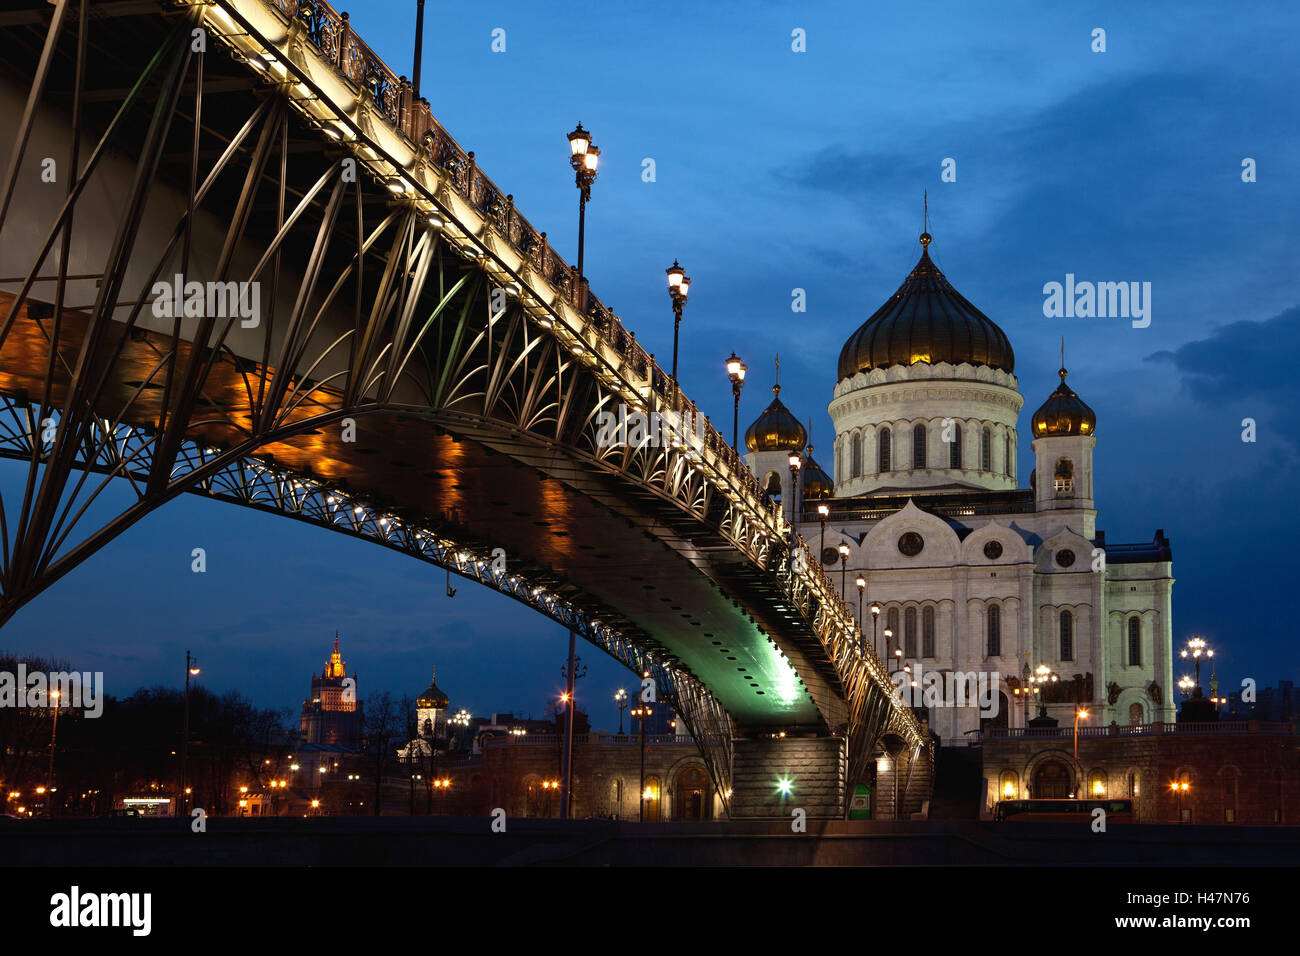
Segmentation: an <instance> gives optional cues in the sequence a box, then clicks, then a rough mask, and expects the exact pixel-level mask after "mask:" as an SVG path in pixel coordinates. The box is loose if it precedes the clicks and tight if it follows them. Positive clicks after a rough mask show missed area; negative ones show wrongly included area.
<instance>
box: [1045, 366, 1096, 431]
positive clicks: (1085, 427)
mask: <svg viewBox="0 0 1300 956" xmlns="http://www.w3.org/2000/svg"><path fill="white" fill-rule="evenodd" d="M1059 374H1060V376H1061V384H1060V385H1058V386H1056V391H1054V392H1053V393H1052V394H1051V395H1049V396H1048V397H1047V401H1045V402H1043V405H1042V407H1041V408H1040V409H1038V411H1036V412H1034V421H1033V426H1032V427H1033V434H1034V437H1035V438H1047V437H1050V436H1055V435H1091V434H1092V433H1093V432H1095V431H1096V430H1097V416H1096V414H1094V413H1093V410H1092V409H1091V408H1089V407H1088V406H1087V405H1086V404H1084V402H1083V399H1081V398H1079V396H1078V395H1076V394H1075V393H1074V389H1072V388H1070V386H1068V385H1066V384H1065V375H1066V371H1065V369H1064V368H1063V369H1061V371H1060V373H1059Z"/></svg>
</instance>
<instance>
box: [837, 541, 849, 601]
mask: <svg viewBox="0 0 1300 956" xmlns="http://www.w3.org/2000/svg"><path fill="white" fill-rule="evenodd" d="M839 551H840V600H844V599H845V598H846V597H848V591H849V587H848V574H849V546H848V545H847V544H843V543H841V544H840V547H839Z"/></svg>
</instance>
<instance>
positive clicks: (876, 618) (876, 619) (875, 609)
mask: <svg viewBox="0 0 1300 956" xmlns="http://www.w3.org/2000/svg"><path fill="white" fill-rule="evenodd" d="M880 611H881V607H880V602H879V601H872V602H871V649H872V650H873V651H875V652H876V656H877V657H879V656H880V645H879V644H878V643H877V639H878V637H879V635H878V634H877V630H878V627H879V624H880Z"/></svg>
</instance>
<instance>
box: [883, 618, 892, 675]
mask: <svg viewBox="0 0 1300 956" xmlns="http://www.w3.org/2000/svg"><path fill="white" fill-rule="evenodd" d="M893 641H894V629H893V628H892V627H887V628H885V655H886V656H888V655H889V653H890V645H891V644H892V643H893ZM885 669H886V670H888V669H889V662H888V661H886V662H885Z"/></svg>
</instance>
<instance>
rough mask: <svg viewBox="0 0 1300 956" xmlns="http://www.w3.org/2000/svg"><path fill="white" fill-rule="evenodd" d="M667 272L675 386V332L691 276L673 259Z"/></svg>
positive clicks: (680, 319) (675, 384) (674, 384)
mask: <svg viewBox="0 0 1300 956" xmlns="http://www.w3.org/2000/svg"><path fill="white" fill-rule="evenodd" d="M664 271H665V272H667V273H668V295H669V296H670V297H671V298H672V300H673V387H674V388H675V387H676V386H677V332H678V329H680V328H681V324H682V309H683V308H684V307H685V306H686V293H687V292H689V291H690V288H691V278H690V276H688V275H687V274H686V270H685V269H683V268H682V267H681V266H680V265H678V264H677V260H676V259H674V260H673V264H672V265H671V266H669V267H668V268H667V269H665V270H664Z"/></svg>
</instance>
